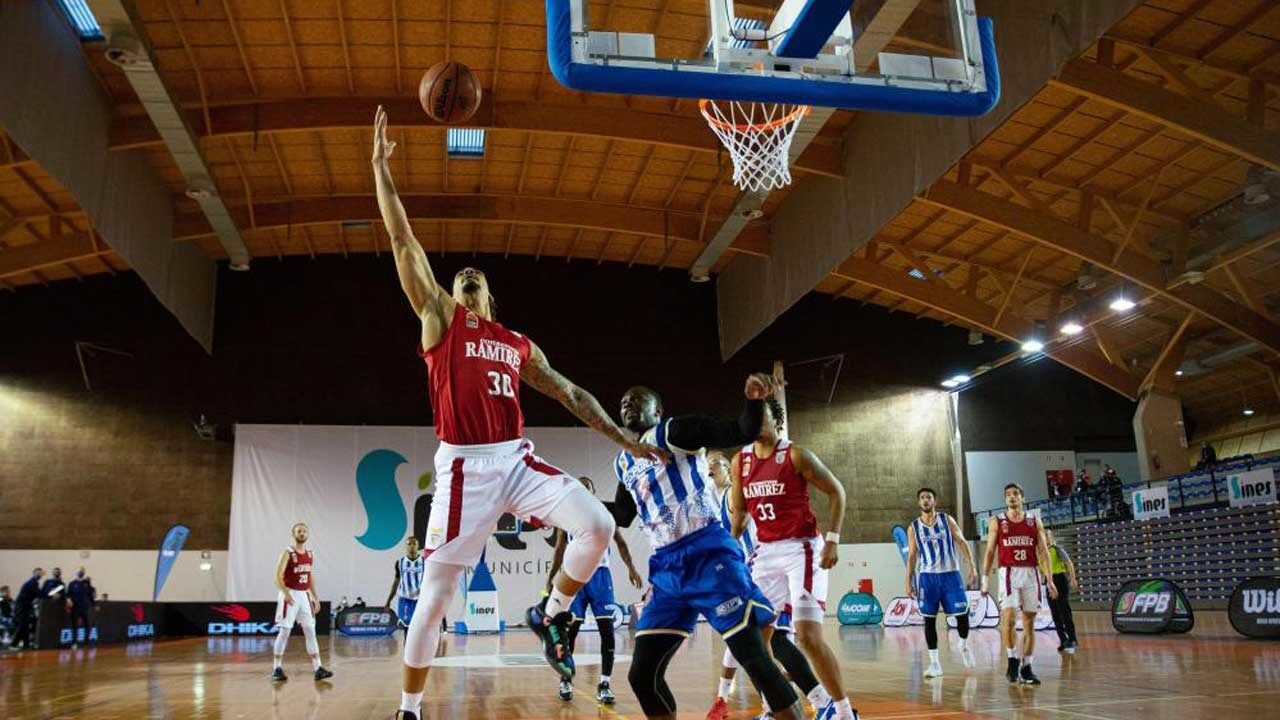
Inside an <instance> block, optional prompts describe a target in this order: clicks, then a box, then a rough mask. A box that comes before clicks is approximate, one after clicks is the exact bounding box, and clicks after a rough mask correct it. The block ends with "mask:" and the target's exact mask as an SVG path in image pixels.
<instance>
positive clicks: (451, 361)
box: [419, 303, 532, 445]
mask: <svg viewBox="0 0 1280 720" xmlns="http://www.w3.org/2000/svg"><path fill="white" fill-rule="evenodd" d="M531 347H532V345H531V344H530V343H529V338H527V337H525V336H523V335H521V334H520V333H517V332H513V331H511V330H508V329H506V328H505V327H503V326H501V325H499V324H498V323H496V322H493V321H491V320H485V319H484V318H482V317H480V316H479V315H477V314H475V313H473V312H471V311H470V310H468V309H467V308H466V307H465V306H463V305H462V304H461V303H459V304H458V305H457V307H456V308H455V309H454V311H453V322H451V323H449V328H448V329H447V330H445V331H444V337H442V338H440V342H439V343H436V346H435V347H433V348H431V349H429V350H426V351H419V354H421V355H422V357H423V359H424V360H426V361H427V375H428V377H429V380H430V384H431V409H432V411H433V412H434V414H435V423H436V436H437V437H439V438H440V439H441V440H443V441H445V442H447V443H449V444H450V445H487V444H489V443H498V442H505V441H507V440H517V439H519V438H520V437H521V435H522V433H523V432H524V414H523V413H522V412H521V411H520V366H521V365H523V364H524V362H525V361H526V360H528V359H529V352H530V348H531Z"/></svg>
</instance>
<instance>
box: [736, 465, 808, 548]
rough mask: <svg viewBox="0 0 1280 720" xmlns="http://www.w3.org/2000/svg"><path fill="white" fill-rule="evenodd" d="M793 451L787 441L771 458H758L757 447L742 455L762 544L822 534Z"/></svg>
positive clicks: (744, 487) (749, 503) (744, 489)
mask: <svg viewBox="0 0 1280 720" xmlns="http://www.w3.org/2000/svg"><path fill="white" fill-rule="evenodd" d="M791 451H792V448H791V443H790V442H789V441H787V440H783V441H781V442H779V443H778V446H777V447H775V448H774V449H773V454H771V455H770V456H769V457H767V458H759V457H756V452H755V446H754V445H748V446H746V447H744V448H742V453H741V454H740V455H739V456H738V462H739V464H740V466H741V469H740V470H739V472H740V473H741V474H742V494H743V495H745V496H746V498H747V512H749V513H751V519H752V520H754V521H755V523H756V540H757V541H759V542H776V541H778V540H787V539H789V538H811V537H813V536H814V535H817V534H818V519H817V518H816V517H814V515H813V508H812V507H810V506H809V483H808V481H807V480H805V479H804V478H803V477H802V476H801V475H800V473H799V472H797V471H796V468H795V465H793V464H792V463H791Z"/></svg>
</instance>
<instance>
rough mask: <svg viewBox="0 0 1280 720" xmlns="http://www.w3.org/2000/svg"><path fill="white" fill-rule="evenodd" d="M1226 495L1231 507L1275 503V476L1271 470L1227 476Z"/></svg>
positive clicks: (1251, 471) (1265, 469)
mask: <svg viewBox="0 0 1280 720" xmlns="http://www.w3.org/2000/svg"><path fill="white" fill-rule="evenodd" d="M1227 495H1228V497H1229V498H1230V499H1231V507H1244V506H1246V505H1261V504H1263V503H1273V502H1275V501H1276V476H1275V472H1274V471H1272V470H1271V468H1263V469H1261V470H1250V471H1248V472H1242V473H1240V474H1239V475H1228V476H1227Z"/></svg>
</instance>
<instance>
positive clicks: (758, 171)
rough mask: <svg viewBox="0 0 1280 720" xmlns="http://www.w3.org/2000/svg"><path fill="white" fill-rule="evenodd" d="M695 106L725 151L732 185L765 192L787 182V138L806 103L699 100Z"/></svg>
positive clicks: (790, 138) (807, 107)
mask: <svg viewBox="0 0 1280 720" xmlns="http://www.w3.org/2000/svg"><path fill="white" fill-rule="evenodd" d="M698 107H699V108H701V109H702V116H703V117H705V118H706V119H707V124H708V125H710V126H711V129H712V130H714V131H715V134H716V136H717V137H719V138H720V142H721V143H723V144H724V146H725V148H726V149H727V150H728V151H729V157H730V158H731V159H732V160H733V184H734V185H737V186H738V187H739V188H740V189H742V190H750V191H759V190H763V191H766V192H767V191H770V190H776V189H778V188H781V187H786V186H787V185H790V184H791V163H790V159H789V153H790V150H791V140H792V138H794V137H795V134H796V128H798V127H799V126H800V121H801V120H802V119H803V118H804V116H805V115H808V114H809V106H808V105H788V104H784V103H759V102H748V103H740V102H736V101H732V100H728V101H717V100H701V101H699V102H698Z"/></svg>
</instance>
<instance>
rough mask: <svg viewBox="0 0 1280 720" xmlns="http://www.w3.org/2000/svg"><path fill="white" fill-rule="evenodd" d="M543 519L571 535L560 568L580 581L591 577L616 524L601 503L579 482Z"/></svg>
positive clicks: (607, 546) (570, 576) (606, 547)
mask: <svg viewBox="0 0 1280 720" xmlns="http://www.w3.org/2000/svg"><path fill="white" fill-rule="evenodd" d="M546 520H547V522H548V523H549V524H551V525H553V526H555V527H558V528H560V529H561V530H564V531H565V532H567V533H569V534H570V535H572V536H573V539H572V540H570V541H569V544H568V545H566V546H565V548H564V559H563V560H562V561H561V564H560V570H561V572H563V573H564V574H565V575H567V576H569V578H571V579H572V580H575V581H577V582H580V583H585V582H586V581H588V580H590V579H591V574H592V573H594V572H595V571H596V568H597V567H599V566H600V558H602V557H604V554H605V552H606V551H607V550H608V549H609V543H610V542H611V541H612V540H613V531H614V529H615V528H616V527H617V525H616V524H615V523H614V521H613V516H612V515H610V514H609V511H608V510H606V509H605V507H604V503H602V502H600V501H599V500H598V499H596V496H595V495H592V494H591V491H590V490H587V489H586V488H585V487H581V486H579V487H578V489H577V490H575V491H574V492H571V493H569V494H568V495H566V496H565V498H564V499H563V500H561V501H560V504H559V505H556V506H555V508H553V509H552V510H551V512H550V513H548V515H547V518H546Z"/></svg>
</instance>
